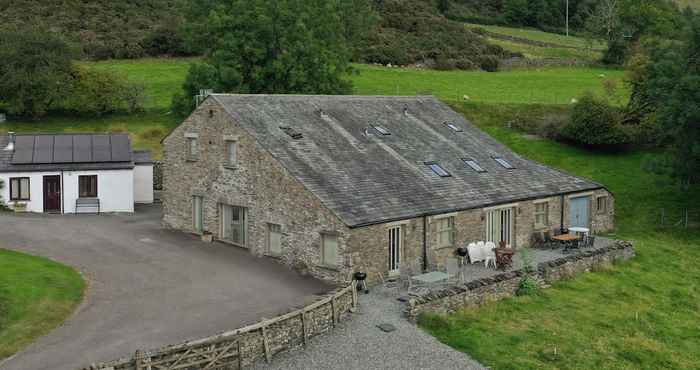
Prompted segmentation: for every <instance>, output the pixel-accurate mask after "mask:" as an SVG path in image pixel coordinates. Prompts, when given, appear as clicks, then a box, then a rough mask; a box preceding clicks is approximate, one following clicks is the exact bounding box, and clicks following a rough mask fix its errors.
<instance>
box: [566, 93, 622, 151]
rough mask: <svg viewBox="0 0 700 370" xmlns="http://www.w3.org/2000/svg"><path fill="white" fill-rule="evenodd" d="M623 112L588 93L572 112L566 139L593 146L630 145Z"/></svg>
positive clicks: (567, 126)
mask: <svg viewBox="0 0 700 370" xmlns="http://www.w3.org/2000/svg"><path fill="white" fill-rule="evenodd" d="M620 120H621V112H620V111H619V110H618V109H617V108H615V107H613V106H611V105H609V104H608V103H607V102H606V101H604V100H600V99H598V98H596V97H594V96H593V94H590V93H587V94H586V95H584V96H583V97H582V98H580V99H579V101H578V103H576V104H575V105H574V107H573V109H572V111H571V121H570V122H569V124H568V125H566V126H565V127H564V130H563V132H562V135H563V136H564V138H566V139H568V140H571V141H573V142H575V143H578V144H583V145H591V146H616V145H621V144H627V143H629V142H630V141H631V140H630V137H629V135H628V133H627V132H625V129H624V128H623V127H622V125H621V123H620Z"/></svg>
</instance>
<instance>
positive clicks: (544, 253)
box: [463, 237, 615, 281]
mask: <svg viewBox="0 0 700 370" xmlns="http://www.w3.org/2000/svg"><path fill="white" fill-rule="evenodd" d="M614 242H615V241H614V240H612V239H607V238H603V237H596V238H595V244H594V245H593V246H592V247H588V248H582V249H580V250H572V251H570V252H569V253H564V249H563V248H558V249H536V248H528V249H527V251H528V252H529V259H530V262H531V264H532V266H533V267H535V268H537V265H538V264H540V263H542V262H549V261H554V260H556V259H559V258H562V257H566V256H569V255H572V254H576V253H580V252H583V251H586V250H594V249H601V248H605V247H608V246H610V245H612V244H613V243H614ZM522 267H524V264H523V255H522V253H517V252H516V253H515V256H514V257H513V267H512V269H520V268H522ZM463 269H464V270H463V273H464V281H472V280H477V279H482V278H485V277H490V276H495V275H498V274H500V273H502V272H503V271H502V270H496V269H494V268H493V267H490V268H486V267H484V263H483V262H477V263H474V264H467V265H466V266H464V268H463ZM509 270H510V269H509ZM509 270H506V271H509Z"/></svg>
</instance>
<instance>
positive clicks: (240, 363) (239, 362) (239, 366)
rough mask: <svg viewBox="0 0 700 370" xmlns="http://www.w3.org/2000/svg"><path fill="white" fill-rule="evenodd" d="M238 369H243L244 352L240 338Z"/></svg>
mask: <svg viewBox="0 0 700 370" xmlns="http://www.w3.org/2000/svg"><path fill="white" fill-rule="evenodd" d="M238 370H243V352H241V339H240V338H239V339H238Z"/></svg>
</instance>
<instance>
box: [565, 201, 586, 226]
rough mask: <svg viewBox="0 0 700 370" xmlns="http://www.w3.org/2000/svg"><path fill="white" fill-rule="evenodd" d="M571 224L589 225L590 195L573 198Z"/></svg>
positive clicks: (571, 202)
mask: <svg viewBox="0 0 700 370" xmlns="http://www.w3.org/2000/svg"><path fill="white" fill-rule="evenodd" d="M569 203H570V205H571V206H570V208H571V212H570V213H571V225H570V227H585V228H588V227H589V219H588V210H589V209H590V203H591V202H590V197H580V198H572V199H571V201H570V202H569Z"/></svg>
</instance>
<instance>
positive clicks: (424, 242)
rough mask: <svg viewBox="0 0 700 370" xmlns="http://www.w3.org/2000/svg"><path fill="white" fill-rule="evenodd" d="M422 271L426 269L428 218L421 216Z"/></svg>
mask: <svg viewBox="0 0 700 370" xmlns="http://www.w3.org/2000/svg"><path fill="white" fill-rule="evenodd" d="M423 271H428V218H427V217H426V216H423Z"/></svg>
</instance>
